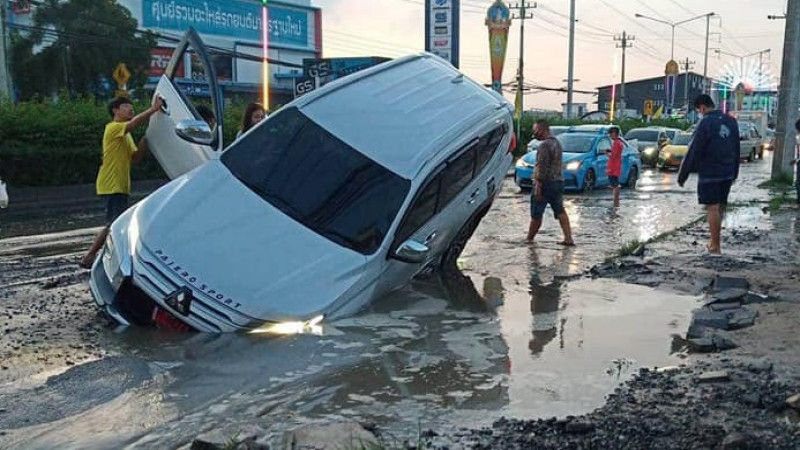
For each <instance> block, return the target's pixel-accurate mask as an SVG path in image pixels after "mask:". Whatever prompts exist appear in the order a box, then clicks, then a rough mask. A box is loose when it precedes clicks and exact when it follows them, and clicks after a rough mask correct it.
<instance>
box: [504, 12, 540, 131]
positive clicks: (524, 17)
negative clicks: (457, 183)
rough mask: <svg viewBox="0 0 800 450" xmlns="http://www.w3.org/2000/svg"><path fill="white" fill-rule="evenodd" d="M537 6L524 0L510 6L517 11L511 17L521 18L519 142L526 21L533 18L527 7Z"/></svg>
mask: <svg viewBox="0 0 800 450" xmlns="http://www.w3.org/2000/svg"><path fill="white" fill-rule="evenodd" d="M533 8H536V3H533V4H530V3H525V2H524V1H523V2H522V3H519V4H515V5H511V6H509V7H508V9H510V10H516V11H517V12H516V13H514V14H513V15H512V16H511V18H512V19H519V72H518V73H517V95H516V98H518V99H519V118H518V119H517V142H522V116H523V111H524V110H525V108H523V104H524V103H523V99H524V97H523V95H522V85H523V82H524V81H525V73H524V72H523V71H522V70H523V67H524V59H525V21H526V20H528V19H533V13H528V12H526V10H527V9H533Z"/></svg>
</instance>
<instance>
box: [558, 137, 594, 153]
mask: <svg viewBox="0 0 800 450" xmlns="http://www.w3.org/2000/svg"><path fill="white" fill-rule="evenodd" d="M595 137H596V136H595V135H593V134H585V133H564V134H562V135H559V136H558V137H556V139H557V140H558V142H560V143H561V149H562V151H563V152H564V153H586V152H588V151H590V150H591V149H592V144H593V143H594V139H595Z"/></svg>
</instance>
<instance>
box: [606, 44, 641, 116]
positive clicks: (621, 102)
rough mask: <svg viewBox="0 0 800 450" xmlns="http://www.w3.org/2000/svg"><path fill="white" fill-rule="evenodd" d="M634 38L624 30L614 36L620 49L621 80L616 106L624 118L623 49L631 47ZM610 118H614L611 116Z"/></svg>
mask: <svg viewBox="0 0 800 450" xmlns="http://www.w3.org/2000/svg"><path fill="white" fill-rule="evenodd" d="M635 39H636V37H635V36H630V35H628V33H626V32H625V31H623V32H622V36H614V40H615V41H619V42H618V43H617V48H621V49H622V80H621V81H620V84H619V102H618V103H619V107H618V108H617V110H618V111H620V117H621V118H625V49H628V48H631V47H633V43H632V42H630V41H633V40H635ZM611 120H614V118H613V117H612V118H611Z"/></svg>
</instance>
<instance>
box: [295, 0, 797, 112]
mask: <svg viewBox="0 0 800 450" xmlns="http://www.w3.org/2000/svg"><path fill="white" fill-rule="evenodd" d="M311 3H312V5H313V6H317V7H320V8H322V35H323V38H322V43H323V56H324V57H326V58H330V57H345V56H387V57H397V56H402V55H405V54H410V53H415V52H418V51H422V50H424V45H425V44H424V21H425V11H424V9H425V8H424V0H311ZM492 3H493V0H461V9H462V12H461V35H460V40H461V48H460V53H461V58H460V59H461V63H460V67H459V68H460V69H461V70H462V71H463V72H464V73H466V74H467V75H468V76H470V77H471V78H473V79H475V80H476V81H479V82H481V83H489V82H490V81H491V73H490V69H489V42H488V31H487V29H486V26H485V25H484V19H485V15H486V9H487V8H488V7H489V5H491V4H492ZM518 3H519V1H513V2H506V4H509V5H511V4H518ZM529 3H531V4H533V3H534V2H533V1H531V2H529ZM535 3H536V4H537V7H536V8H535V9H533V10H532V13H533V18H532V19H530V20H527V21H525V32H524V47H523V48H524V49H525V51H524V60H523V61H524V65H523V66H524V76H525V82H526V83H533V84H536V85H539V86H545V87H552V88H562V87H566V81H565V80H566V78H567V67H568V46H569V39H568V34H569V32H568V30H569V3H570V2H569V0H541V1H537V2H535ZM785 8H786V0H707V1H704V2H697V1H688V0H576V18H577V22H576V28H575V30H576V31H575V36H576V37H575V66H574V79H575V80H576V81H575V84H574V88H575V89H577V90H585V91H596V88H597V87H598V86H604V85H609V84H611V83H617V82H619V80H620V72H621V71H620V69H619V66H620V60H621V49H619V48H616V45H617V44H618V41H615V40H614V37H615V36H617V37H619V36H620V35H621V34H622V32H623V31H625V32H626V33H627V34H628V35H633V36H634V38H633V40H632V41H631V42H632V44H633V47H632V48H629V49H628V50H627V53H626V69H625V79H626V81H633V80H637V79H642V78H651V77H657V76H663V74H664V66H665V64H666V62H667V61H668V60H669V59H670V34H671V29H672V28H671V27H670V26H669V25H667V24H662V23H659V22H656V21H651V20H647V19H641V18H639V19H637V18H635V17H634V14H636V13H639V14H643V15H646V16H650V17H653V18H656V19H660V20H663V21H665V22H672V23H675V22H680V21H683V20H685V19H689V18H692V17H695V16H699V15H703V14H707V13H709V12H714V13H715V16H714V18H712V20H711V22H710V33H709V35H710V39H709V48H710V49H711V50H709V54H708V68H707V73H708V75H709V76H714V77H719V76H721V75H722V74H723V73H724V72H725V71H731V70H734V71H735V70H737V69H738V67H739V66H740V63H743V66H744V67H745V68H748V67H751V68H757V67H758V60H759V57H758V55H756V56H751V57H748V58H744V59H742V58H740V57H743V56H745V55H748V54H752V53H757V52H763V51H765V50H767V49H769V50H770V51H769V52H763V53H761V57H762V62H763V67H764V74H765V75H771V77H770V82H774V83H777V79H778V78H779V76H780V66H781V59H782V54H783V34H784V27H785V20H769V19H767V16H768V15H782V14H783V13H784V12H785ZM519 26H520V22H519V20H514V21H513V23H512V25H511V30H510V31H509V35H508V40H509V42H508V49H507V53H506V62H505V68H504V70H503V82H508V81H511V80H512V78H513V77H514V76H515V74H516V71H517V67H518V61H519V48H520V29H519ZM705 28H706V21H705V18H700V19H697V20H692V21H690V22H687V23H685V24H682V25H678V26H677V27H675V47H674V51H675V59H676V60H677V61H685V60H686V58H688V59H689V61H690V62H692V61H694V65H693V68H692V69H691V70H692V71H694V72H696V73H699V74H702V73H703V60H704V50H705V31H706V30H705ZM713 49H719V50H720V51H721V52H722V53H717V52H715V51H714V50H713ZM615 67H616V69H615ZM615 74H616V75H615ZM506 96H507V97H509V99H512V100H513V94H506ZM566 97H567V94H566V93H562V92H529V93H526V95H525V97H524V105H525V109H531V108H537V109H556V110H561V104H562V103H565V102H566ZM573 101H574V102H576V103H583V102H585V103H588V104H589V105H588V109H589V110H594V109H596V107H594V106H593V105H592V103H593V102H595V101H596V97H595V96H592V95H587V94H578V93H576V94H575V95H574V97H573Z"/></svg>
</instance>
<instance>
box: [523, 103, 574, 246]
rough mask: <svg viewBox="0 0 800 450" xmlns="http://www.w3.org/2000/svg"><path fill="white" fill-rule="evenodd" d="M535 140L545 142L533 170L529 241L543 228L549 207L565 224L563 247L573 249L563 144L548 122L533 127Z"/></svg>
mask: <svg viewBox="0 0 800 450" xmlns="http://www.w3.org/2000/svg"><path fill="white" fill-rule="evenodd" d="M533 137H534V138H536V139H538V140H539V141H541V144H539V152H538V153H537V154H536V168H535V169H534V171H533V189H532V190H531V223H530V225H529V226H528V239H527V240H528V242H533V240H534V239H535V238H536V233H538V232H539V228H540V227H541V226H542V216H543V215H544V210H545V208H547V205H548V204H549V205H550V208H552V209H553V215H555V217H556V219H558V223H559V224H560V225H561V231H562V232H563V233H564V240H562V241H561V242H559V244H561V245H567V246H573V245H575V242H573V240H572V230H571V229H570V225H569V216H567V212H566V210H564V175H563V174H562V173H561V165H562V164H563V162H562V153H563V151H562V149H561V143H560V142H558V141H557V140H556V138H555V137H553V136H552V135H551V134H550V125H548V123H547V121H546V120H544V119H540V120H537V121H536V123H535V124H534V125H533Z"/></svg>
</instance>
